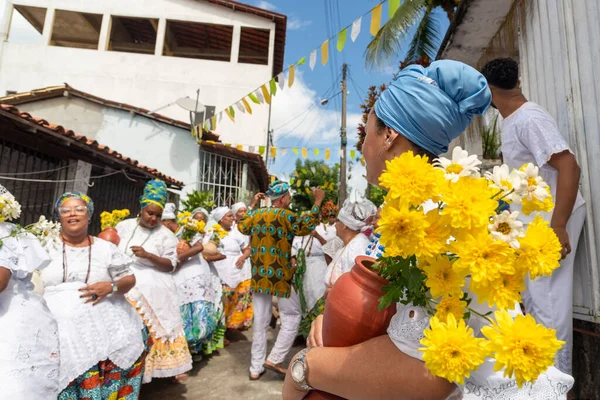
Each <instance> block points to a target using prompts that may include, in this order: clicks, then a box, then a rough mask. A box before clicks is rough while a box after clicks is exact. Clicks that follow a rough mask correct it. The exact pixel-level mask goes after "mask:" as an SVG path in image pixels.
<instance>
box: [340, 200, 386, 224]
mask: <svg viewBox="0 0 600 400" xmlns="http://www.w3.org/2000/svg"><path fill="white" fill-rule="evenodd" d="M375 213H377V207H375V205H374V204H373V203H371V202H370V201H369V200H361V201H359V202H353V201H350V200H346V201H345V202H344V206H343V207H342V209H341V210H340V212H339V213H338V220H339V221H340V222H341V223H342V224H344V225H346V226H347V227H348V228H350V229H352V230H353V231H361V230H362V229H363V228H364V227H365V226H366V225H367V224H366V220H367V219H368V218H369V217H370V216H372V215H374V214H375Z"/></svg>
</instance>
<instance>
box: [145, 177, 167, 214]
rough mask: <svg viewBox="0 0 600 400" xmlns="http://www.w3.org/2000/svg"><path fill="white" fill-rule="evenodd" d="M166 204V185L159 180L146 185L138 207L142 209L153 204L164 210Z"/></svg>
mask: <svg viewBox="0 0 600 400" xmlns="http://www.w3.org/2000/svg"><path fill="white" fill-rule="evenodd" d="M166 203H167V185H165V183H164V182H163V181H161V180H159V179H154V180H152V181H150V182H148V183H146V187H144V194H143V195H142V197H140V206H141V207H142V209H144V208H146V207H147V206H149V205H150V204H155V205H157V206H159V207H160V208H163V209H164V208H165V204H166Z"/></svg>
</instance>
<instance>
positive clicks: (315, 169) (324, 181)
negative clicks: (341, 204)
mask: <svg viewBox="0 0 600 400" xmlns="http://www.w3.org/2000/svg"><path fill="white" fill-rule="evenodd" d="M339 176H340V166H339V165H338V164H336V165H334V166H333V167H329V166H327V165H326V164H325V162H324V161H321V160H304V161H303V160H300V159H298V160H296V169H295V170H294V172H293V178H292V179H291V180H290V185H291V186H292V189H294V190H295V191H296V194H295V195H294V197H293V198H292V209H293V210H294V211H296V212H302V211H306V210H310V208H311V207H312V205H313V203H314V198H313V196H312V193H310V188H312V187H316V186H318V187H320V188H322V189H324V190H325V201H328V200H332V201H333V202H334V203H336V204H337V201H338V187H337V184H338V181H339V179H340V178H339ZM307 181H308V185H307V184H306V183H307Z"/></svg>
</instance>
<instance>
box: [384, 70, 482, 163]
mask: <svg viewBox="0 0 600 400" xmlns="http://www.w3.org/2000/svg"><path fill="white" fill-rule="evenodd" d="M491 102H492V93H491V92H490V89H489V88H488V84H487V81H486V80H485V78H484V77H483V75H481V74H480V73H479V72H478V71H477V70H475V69H474V68H472V67H470V66H468V65H466V64H463V63H461V62H458V61H450V60H441V61H436V62H433V63H432V64H431V65H430V66H429V67H427V68H423V67H422V66H420V65H411V66H409V67H406V68H404V69H403V70H402V71H401V72H400V73H399V74H398V77H397V78H396V80H395V81H394V82H392V84H391V85H390V86H388V88H387V89H386V90H385V91H384V92H383V93H382V94H381V96H380V97H379V100H377V102H376V103H375V114H377V116H378V117H379V119H381V120H382V121H383V122H384V123H385V125H386V126H388V127H390V128H392V129H393V130H395V131H397V132H398V133H400V134H401V135H402V136H404V137H406V138H407V139H408V140H410V141H411V142H413V143H414V144H416V145H418V146H420V147H422V148H423V149H425V150H427V151H429V152H431V153H433V154H435V155H440V154H443V153H445V152H447V151H448V145H449V144H450V142H451V141H452V140H453V139H454V138H456V137H457V136H458V135H460V134H461V133H462V132H464V130H465V129H466V128H467V126H469V124H470V123H471V120H472V119H473V116H474V115H475V114H479V115H481V114H483V113H484V112H485V110H487V108H488V107H489V105H490V104H491Z"/></svg>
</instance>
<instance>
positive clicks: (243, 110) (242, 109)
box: [235, 101, 246, 113]
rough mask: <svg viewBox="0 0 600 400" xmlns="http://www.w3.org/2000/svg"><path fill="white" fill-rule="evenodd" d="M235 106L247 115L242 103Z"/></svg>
mask: <svg viewBox="0 0 600 400" xmlns="http://www.w3.org/2000/svg"><path fill="white" fill-rule="evenodd" d="M235 106H236V107H237V109H238V110H240V112H241V113H246V109H245V108H244V105H243V104H242V102H241V101H238V102H237V103H235Z"/></svg>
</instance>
